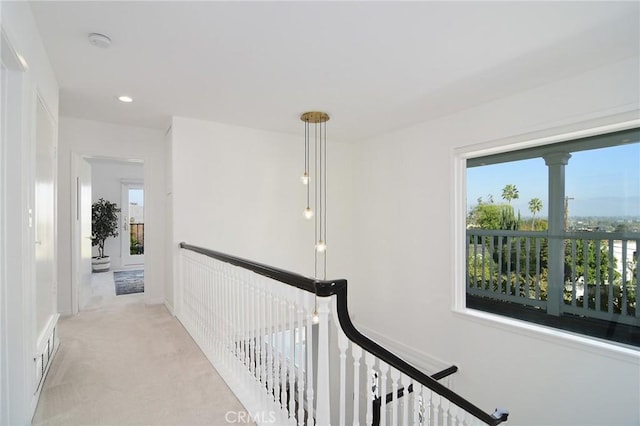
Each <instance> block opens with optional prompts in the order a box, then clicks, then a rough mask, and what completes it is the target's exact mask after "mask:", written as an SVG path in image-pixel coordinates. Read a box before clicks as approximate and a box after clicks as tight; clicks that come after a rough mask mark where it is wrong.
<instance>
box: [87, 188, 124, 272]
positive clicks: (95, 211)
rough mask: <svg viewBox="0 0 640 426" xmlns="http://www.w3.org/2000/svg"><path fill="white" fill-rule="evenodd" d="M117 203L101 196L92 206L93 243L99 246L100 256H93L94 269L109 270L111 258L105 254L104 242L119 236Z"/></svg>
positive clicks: (96, 270) (97, 270)
mask: <svg viewBox="0 0 640 426" xmlns="http://www.w3.org/2000/svg"><path fill="white" fill-rule="evenodd" d="M119 212H120V209H119V208H118V205H117V204H116V203H112V202H110V201H107V200H105V199H104V198H100V199H99V200H98V201H97V202H95V203H93V205H92V206H91V245H93V246H98V256H97V257H93V258H92V262H91V263H92V266H93V271H95V272H99V271H108V270H109V268H110V267H111V258H110V257H109V256H105V254H104V242H105V240H106V239H107V238H109V237H117V236H118V213H119Z"/></svg>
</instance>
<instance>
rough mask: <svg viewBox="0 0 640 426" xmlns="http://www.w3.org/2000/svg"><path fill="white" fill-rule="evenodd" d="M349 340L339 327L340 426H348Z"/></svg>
mask: <svg viewBox="0 0 640 426" xmlns="http://www.w3.org/2000/svg"><path fill="white" fill-rule="evenodd" d="M348 347H349V340H348V339H347V336H346V335H345V334H344V332H343V331H342V329H341V328H340V326H339V325H338V349H339V351H340V426H345V424H346V413H347V408H346V403H347V348H348Z"/></svg>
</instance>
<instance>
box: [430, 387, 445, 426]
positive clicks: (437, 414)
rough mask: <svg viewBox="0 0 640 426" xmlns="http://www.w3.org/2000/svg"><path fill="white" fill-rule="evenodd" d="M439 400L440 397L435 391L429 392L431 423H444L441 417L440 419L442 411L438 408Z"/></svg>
mask: <svg viewBox="0 0 640 426" xmlns="http://www.w3.org/2000/svg"><path fill="white" fill-rule="evenodd" d="M441 400H442V398H441V397H440V395H438V394H437V393H434V392H432V393H431V402H432V404H433V405H432V407H433V416H432V419H433V424H434V425H440V424H444V423H443V422H442V421H441V419H442V413H441V410H440V404H441Z"/></svg>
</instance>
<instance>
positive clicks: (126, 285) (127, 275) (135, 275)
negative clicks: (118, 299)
mask: <svg viewBox="0 0 640 426" xmlns="http://www.w3.org/2000/svg"><path fill="white" fill-rule="evenodd" d="M113 281H114V282H115V284H116V296H120V295H122V294H132V293H142V292H144V269H135V270H131V271H114V273H113Z"/></svg>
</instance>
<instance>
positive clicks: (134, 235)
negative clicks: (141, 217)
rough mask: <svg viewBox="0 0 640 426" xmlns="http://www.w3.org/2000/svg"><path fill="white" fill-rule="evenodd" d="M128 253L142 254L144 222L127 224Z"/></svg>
mask: <svg viewBox="0 0 640 426" xmlns="http://www.w3.org/2000/svg"><path fill="white" fill-rule="evenodd" d="M129 229H130V232H129V239H130V241H131V245H130V254H132V255H134V254H144V223H130V224H129Z"/></svg>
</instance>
